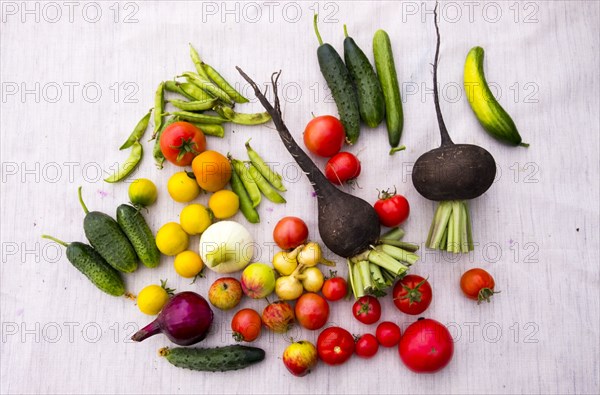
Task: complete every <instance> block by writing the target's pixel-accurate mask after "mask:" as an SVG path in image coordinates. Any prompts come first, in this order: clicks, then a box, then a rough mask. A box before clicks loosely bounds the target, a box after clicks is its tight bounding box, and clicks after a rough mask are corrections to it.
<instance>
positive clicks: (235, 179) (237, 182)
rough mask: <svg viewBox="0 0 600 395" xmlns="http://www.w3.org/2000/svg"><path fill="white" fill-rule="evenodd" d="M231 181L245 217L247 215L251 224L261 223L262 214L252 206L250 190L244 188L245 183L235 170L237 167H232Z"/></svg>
mask: <svg viewBox="0 0 600 395" xmlns="http://www.w3.org/2000/svg"><path fill="white" fill-rule="evenodd" d="M230 182H231V189H232V190H233V192H234V193H235V194H236V195H238V197H239V198H240V210H241V211H242V214H244V217H246V219H247V220H248V222H250V223H251V224H257V223H259V222H260V216H259V215H258V212H257V211H256V209H255V208H254V207H253V206H252V201H251V200H250V197H249V196H248V192H247V191H246V189H245V188H244V184H243V183H242V180H241V179H240V176H238V174H237V173H236V172H235V169H232V172H231V181H230Z"/></svg>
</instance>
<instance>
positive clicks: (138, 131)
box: [119, 109, 152, 150]
mask: <svg viewBox="0 0 600 395" xmlns="http://www.w3.org/2000/svg"><path fill="white" fill-rule="evenodd" d="M151 113H152V109H150V111H148V113H147V114H146V115H144V116H143V117H142V119H140V120H139V122H138V123H137V125H135V128H133V132H131V134H130V135H129V137H128V138H127V140H126V141H125V142H124V143H123V145H122V146H120V147H119V150H124V149H125V148H129V147H131V146H132V145H133V143H135V142H136V141H138V140H140V139H141V138H142V137H143V136H144V132H146V129H147V128H148V123H149V122H150V114H151Z"/></svg>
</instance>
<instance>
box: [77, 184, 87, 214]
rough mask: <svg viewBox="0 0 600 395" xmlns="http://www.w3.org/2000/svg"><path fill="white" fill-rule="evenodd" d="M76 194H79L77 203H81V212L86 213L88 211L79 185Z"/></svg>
mask: <svg viewBox="0 0 600 395" xmlns="http://www.w3.org/2000/svg"><path fill="white" fill-rule="evenodd" d="M77 195H79V203H81V207H83V212H84V213H86V214H88V213H89V212H90V211H89V210H88V208H87V206H86V205H85V203H84V202H83V197H81V187H79V188H78V189H77Z"/></svg>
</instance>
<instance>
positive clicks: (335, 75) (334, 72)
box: [314, 14, 360, 144]
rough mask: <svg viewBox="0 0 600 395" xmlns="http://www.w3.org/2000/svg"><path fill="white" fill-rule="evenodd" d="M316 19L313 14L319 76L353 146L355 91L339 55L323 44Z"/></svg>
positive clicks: (356, 112) (357, 124)
mask: <svg viewBox="0 0 600 395" xmlns="http://www.w3.org/2000/svg"><path fill="white" fill-rule="evenodd" d="M317 17H318V14H315V17H314V28H315V33H316V35H317V39H318V40H319V48H318V49H317V58H318V60H319V67H320V69H321V74H323V77H324V78H325V81H326V82H327V86H329V89H331V94H332V96H333V100H335V104H336V106H337V109H338V114H339V116H340V121H341V122H342V125H344V131H345V132H346V142H347V143H348V144H354V143H356V140H358V137H359V136H360V111H359V108H358V99H357V95H356V90H355V89H354V85H353V83H352V77H351V76H350V73H349V72H348V69H347V68H346V65H345V64H344V62H343V61H342V58H341V57H340V55H338V53H337V52H336V51H335V49H334V48H333V47H332V46H331V45H330V44H327V43H325V44H323V40H322V39H321V35H320V34H319V30H318V27H317Z"/></svg>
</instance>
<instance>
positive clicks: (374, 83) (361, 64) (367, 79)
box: [344, 25, 385, 128]
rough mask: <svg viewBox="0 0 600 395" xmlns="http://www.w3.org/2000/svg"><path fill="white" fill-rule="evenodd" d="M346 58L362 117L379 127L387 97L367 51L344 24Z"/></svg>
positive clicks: (368, 123) (365, 121)
mask: <svg viewBox="0 0 600 395" xmlns="http://www.w3.org/2000/svg"><path fill="white" fill-rule="evenodd" d="M344 35H345V36H346V38H345V39H344V60H345V61H346V67H348V71H349V72H350V76H351V77H352V80H353V81H354V85H355V86H356V93H357V98H358V109H359V112H360V118H361V119H362V120H363V122H364V123H366V124H367V126H368V127H370V128H375V127H377V126H378V125H379V124H380V123H381V121H383V117H384V116H385V99H384V98H383V91H382V89H381V84H380V83H379V80H378V79H377V75H376V74H375V70H373V66H371V62H369V59H367V56H366V55H365V53H364V52H363V51H362V49H360V47H359V46H358V45H357V44H356V42H355V41H354V39H353V38H352V37H349V36H348V31H347V30H346V25H344Z"/></svg>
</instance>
